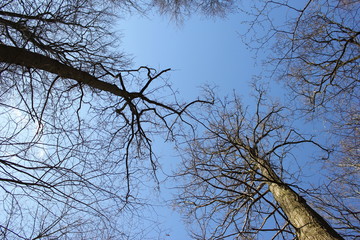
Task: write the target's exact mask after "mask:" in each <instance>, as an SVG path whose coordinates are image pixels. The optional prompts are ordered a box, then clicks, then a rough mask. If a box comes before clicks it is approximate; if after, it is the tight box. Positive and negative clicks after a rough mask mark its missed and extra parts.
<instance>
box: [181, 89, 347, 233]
mask: <svg viewBox="0 0 360 240" xmlns="http://www.w3.org/2000/svg"><path fill="white" fill-rule="evenodd" d="M256 92H257V94H258V95H257V102H256V104H255V106H254V107H250V106H249V107H244V105H243V104H242V103H241V101H240V100H239V98H238V97H236V96H235V97H234V99H231V100H225V101H217V104H215V105H214V106H211V107H209V109H208V111H206V112H204V113H203V115H201V116H202V117H199V115H196V117H195V119H196V121H197V123H198V124H199V125H200V126H199V129H198V131H199V132H200V133H199V135H196V136H194V137H193V138H190V137H187V138H186V145H185V146H186V147H184V149H181V155H182V156H183V158H184V164H183V167H182V169H181V170H180V173H179V174H178V175H177V177H180V178H181V179H183V181H184V183H183V185H182V186H180V189H181V192H180V193H179V196H178V199H177V200H176V202H175V203H176V205H177V206H180V208H181V209H182V210H183V211H185V213H186V214H187V215H188V216H190V217H191V218H188V219H191V220H192V221H190V220H189V221H190V224H194V223H197V225H199V226H200V230H202V231H200V232H198V231H194V233H193V237H194V239H256V237H259V236H264V235H261V234H263V233H264V232H266V233H267V234H270V233H272V234H273V239H293V238H296V239H343V238H342V237H341V236H340V235H339V234H338V233H337V232H336V231H335V230H334V229H333V228H332V227H331V226H330V225H329V224H328V223H327V221H325V220H324V218H322V217H321V216H320V215H319V214H318V213H317V212H316V211H315V210H314V208H312V207H311V202H310V201H309V198H308V193H307V192H308V191H309V190H307V191H305V190H304V189H302V188H301V187H300V186H301V185H299V184H300V183H299V182H300V181H301V176H300V179H296V178H294V176H295V175H294V174H295V172H296V171H297V170H299V169H297V170H296V169H295V167H294V165H296V164H297V163H296V161H294V157H295V151H294V150H295V149H296V147H297V146H298V145H300V144H309V145H312V146H313V147H315V148H318V149H320V150H321V151H323V153H324V154H325V155H324V156H325V157H326V156H327V154H328V152H327V150H326V149H324V148H322V147H321V146H320V145H318V144H317V143H316V142H314V141H313V139H312V138H311V137H308V138H307V137H305V136H303V135H301V134H300V133H299V132H298V131H297V130H295V129H293V128H291V127H290V126H287V123H288V120H289V119H288V117H289V115H288V114H287V113H286V112H287V110H286V108H284V107H282V106H280V105H279V104H276V103H270V100H269V99H266V97H265V94H264V90H263V89H261V88H257V89H256ZM185 136H190V135H188V134H185ZM301 157H304V156H299V158H301ZM298 162H304V159H299V161H298ZM299 167H300V168H301V166H299ZM294 171H295V172H294ZM305 199H306V200H305ZM269 232H270V233H269ZM265 236H267V237H266V238H267V239H270V238H269V235H265Z"/></svg>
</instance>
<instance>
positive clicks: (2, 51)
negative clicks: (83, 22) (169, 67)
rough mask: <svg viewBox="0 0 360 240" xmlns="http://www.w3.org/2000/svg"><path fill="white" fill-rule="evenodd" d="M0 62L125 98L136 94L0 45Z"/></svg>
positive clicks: (24, 50) (20, 49)
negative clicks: (67, 79) (52, 75)
mask: <svg viewBox="0 0 360 240" xmlns="http://www.w3.org/2000/svg"><path fill="white" fill-rule="evenodd" d="M0 62H4V63H9V64H16V65H20V66H24V67H29V68H37V69H41V70H44V71H47V72H50V73H54V74H56V75H58V76H59V77H63V78H69V79H73V80H76V81H78V82H80V83H83V84H86V85H88V86H90V87H93V88H95V89H98V90H101V91H106V92H110V93H112V94H114V95H117V96H121V97H124V98H132V97H136V96H133V95H134V94H135V95H136V93H134V94H132V93H129V92H127V91H125V90H122V89H120V88H118V87H117V86H116V85H115V84H110V83H107V82H104V81H101V80H99V79H98V78H96V77H95V76H92V75H91V74H89V73H87V72H84V71H81V70H79V69H76V68H74V67H71V66H68V65H66V64H63V63H61V62H59V61H57V60H55V59H53V58H51V57H47V56H44V55H41V54H39V53H34V52H31V51H28V50H26V49H22V48H16V47H11V46H7V45H4V44H0Z"/></svg>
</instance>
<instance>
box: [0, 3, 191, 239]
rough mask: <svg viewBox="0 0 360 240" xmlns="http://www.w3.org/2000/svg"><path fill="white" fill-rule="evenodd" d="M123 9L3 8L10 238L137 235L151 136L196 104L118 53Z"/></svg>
mask: <svg viewBox="0 0 360 240" xmlns="http://www.w3.org/2000/svg"><path fill="white" fill-rule="evenodd" d="M115 2H116V1H115ZM120 3H121V2H116V4H117V5H116V6H119V4H120ZM112 4H113V3H112V2H111V1H96V0H91V1H90V0H77V1H73V0H46V1H30V0H19V1H18V0H9V1H2V2H1V3H0V31H1V36H2V37H1V39H0V90H1V91H0V118H1V120H0V123H1V124H0V202H1V212H2V214H1V217H0V236H1V238H2V239H60V238H61V239H131V236H130V235H128V234H127V233H126V230H127V228H129V226H130V223H131V222H132V223H134V224H135V221H136V218H135V212H136V211H135V210H136V209H137V208H138V207H139V206H141V205H142V204H143V202H140V201H139V200H138V198H137V196H138V194H139V192H141V184H142V181H143V180H144V179H146V178H148V177H149V176H154V171H155V170H156V168H157V161H156V159H155V158H154V155H153V151H152V145H151V136H152V135H153V134H155V133H166V134H167V135H168V136H171V133H172V127H173V125H172V124H173V123H174V122H175V121H176V120H177V119H181V114H182V113H183V112H184V111H185V110H186V108H187V107H188V106H189V105H191V104H192V103H190V104H188V105H184V104H179V103H177V102H176V101H175V100H174V101H172V100H171V96H172V95H173V94H172V92H171V91H170V92H166V91H163V90H165V89H168V90H169V88H168V87H169V86H168V85H167V83H166V81H164V79H163V76H164V74H166V72H168V71H169V70H170V69H166V70H163V71H156V70H154V69H152V68H149V67H146V66H142V67H139V68H137V69H131V68H130V64H129V62H128V60H127V59H126V58H124V57H123V56H122V55H121V54H118V53H117V50H116V47H117V45H116V40H117V37H116V36H115V35H114V34H113V32H112V31H111V21H112V20H114V13H115V12H116V11H117V10H119V8H118V7H116V6H115V5H112ZM124 4H125V3H124ZM127 4H130V5H131V2H128V3H127ZM120 5H121V4H120ZM161 79H163V80H161ZM171 101H172V102H171ZM195 102H196V101H195ZM153 179H155V180H156V177H153ZM124 223H128V226H125V225H124ZM132 230H133V231H135V230H134V229H132ZM140 230H141V229H140ZM140 230H139V231H140Z"/></svg>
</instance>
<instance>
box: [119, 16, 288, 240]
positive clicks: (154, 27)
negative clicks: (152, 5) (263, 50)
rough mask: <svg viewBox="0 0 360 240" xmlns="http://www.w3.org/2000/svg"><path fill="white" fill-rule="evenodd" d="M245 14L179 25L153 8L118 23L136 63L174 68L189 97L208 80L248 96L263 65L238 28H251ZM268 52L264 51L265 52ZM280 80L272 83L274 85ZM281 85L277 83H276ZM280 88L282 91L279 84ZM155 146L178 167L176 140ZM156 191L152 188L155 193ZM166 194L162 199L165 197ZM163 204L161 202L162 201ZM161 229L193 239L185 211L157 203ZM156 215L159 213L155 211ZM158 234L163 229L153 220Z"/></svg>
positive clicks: (174, 237)
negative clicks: (184, 219)
mask: <svg viewBox="0 0 360 240" xmlns="http://www.w3.org/2000/svg"><path fill="white" fill-rule="evenodd" d="M244 17H245V16H244V15H242V14H233V15H230V16H227V17H226V18H216V19H210V18H205V17H199V16H193V17H191V18H190V19H187V20H185V21H184V23H183V24H181V25H177V24H176V23H175V22H174V21H171V20H170V19H169V18H168V17H167V16H159V15H157V14H153V15H151V16H148V17H141V16H138V15H133V16H128V17H126V18H124V19H123V20H121V21H120V22H119V24H118V28H119V31H120V32H121V33H122V35H123V38H122V44H121V46H122V49H123V51H124V52H125V53H127V54H130V55H131V56H132V57H133V60H134V67H136V66H141V65H147V66H150V67H153V68H156V69H159V70H162V69H166V68H171V69H172V72H171V73H170V76H169V80H170V82H171V83H172V86H173V88H174V89H175V90H178V91H179V95H180V96H181V98H182V99H184V100H188V101H191V100H194V99H196V98H197V97H198V96H199V94H200V93H201V91H200V88H199V87H201V86H202V85H204V84H211V85H217V86H219V92H218V94H219V95H222V96H225V95H227V94H230V93H232V91H233V90H235V91H236V92H237V93H239V94H240V95H242V96H243V98H244V100H247V98H248V96H249V94H250V90H251V88H250V87H249V83H250V80H251V79H252V76H253V75H255V74H259V73H260V71H261V69H262V67H261V66H260V65H259V62H260V61H259V60H258V61H257V62H255V60H254V52H251V51H249V50H248V49H247V48H246V46H245V44H243V43H242V41H241V39H240V36H239V33H241V32H244V31H245V30H246V28H247V26H246V25H243V24H242V21H244V20H245V19H244ZM262 57H263V56H262ZM274 86H276V83H275V82H274V83H272V87H274ZM275 88H276V87H275ZM275 93H277V94H278V95H280V94H281V91H279V89H276V91H275ZM154 147H155V152H156V154H157V155H159V156H160V157H161V158H160V163H161V164H162V165H163V167H164V170H165V171H167V172H168V173H169V172H170V171H171V170H173V169H175V168H176V166H177V164H178V163H179V158H177V157H175V155H177V153H175V152H174V151H173V149H172V146H171V144H166V145H165V144H164V145H163V144H162V143H161V141H159V142H158V144H157V145H155V146H154ZM169 192H170V191H169V190H167V189H166V188H165V187H162V190H161V193H160V195H161V197H160V199H162V198H164V199H169V198H170V193H169ZM151 194H152V193H149V195H151ZM161 201H162V200H160V202H161ZM160 205H161V203H160ZM156 210H157V211H158V216H156V218H158V219H159V222H160V223H162V224H163V225H162V226H160V228H162V229H163V230H164V231H163V232H161V231H160V233H159V235H160V236H162V237H163V238H164V239H169V240H170V239H171V240H184V239H189V237H188V235H187V233H186V230H185V225H184V224H183V223H182V221H181V219H180V216H179V215H178V214H177V213H176V212H173V211H171V209H170V208H167V207H158V208H156ZM154 216H155V215H154ZM149 228H150V230H149V232H152V230H151V228H154V230H153V231H154V233H153V234H152V235H153V236H156V235H157V234H158V231H159V229H158V228H157V226H156V223H155V224H154V225H151V226H150V227H149Z"/></svg>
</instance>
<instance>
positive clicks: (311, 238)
mask: <svg viewBox="0 0 360 240" xmlns="http://www.w3.org/2000/svg"><path fill="white" fill-rule="evenodd" d="M256 161H257V165H258V167H259V169H260V171H261V173H262V175H263V176H264V177H265V178H266V179H268V181H267V184H268V186H269V190H270V191H271V193H272V194H273V196H274V199H275V200H276V201H277V202H278V203H279V205H280V207H281V209H282V210H283V211H284V213H285V214H286V216H287V218H288V220H289V222H290V223H291V225H292V226H293V227H294V228H295V229H296V234H297V237H298V239H299V240H332V239H343V238H342V237H341V236H340V235H339V234H338V233H337V232H336V231H335V230H334V229H333V228H332V227H331V226H330V225H329V224H328V223H327V222H326V221H325V220H324V219H323V218H322V217H321V216H320V215H319V214H318V213H317V212H315V211H314V210H313V209H312V208H311V207H310V206H309V205H308V204H307V203H306V201H305V199H304V198H303V197H301V196H300V195H299V194H297V193H296V192H295V191H294V190H292V189H291V188H290V187H289V185H287V184H285V183H284V182H283V181H282V180H281V179H280V178H279V177H278V176H277V174H276V173H275V172H274V171H273V169H272V168H271V166H270V164H269V162H268V161H266V160H264V159H259V158H257V159H256Z"/></svg>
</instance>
